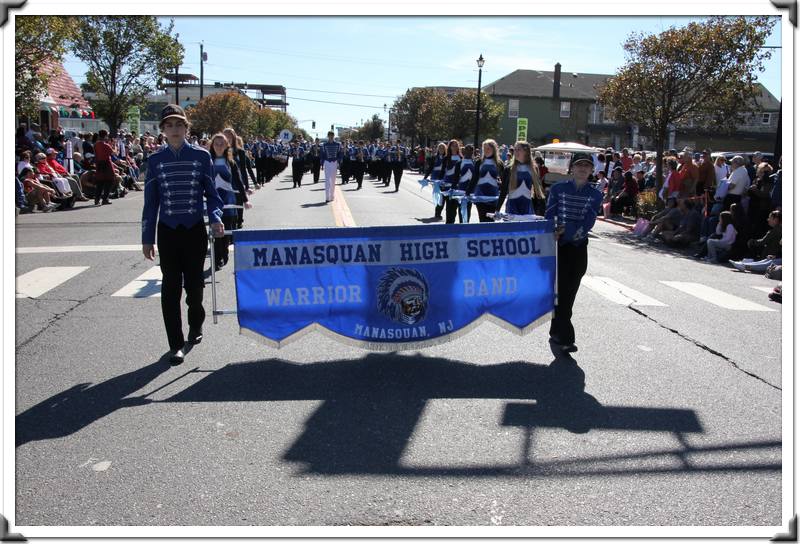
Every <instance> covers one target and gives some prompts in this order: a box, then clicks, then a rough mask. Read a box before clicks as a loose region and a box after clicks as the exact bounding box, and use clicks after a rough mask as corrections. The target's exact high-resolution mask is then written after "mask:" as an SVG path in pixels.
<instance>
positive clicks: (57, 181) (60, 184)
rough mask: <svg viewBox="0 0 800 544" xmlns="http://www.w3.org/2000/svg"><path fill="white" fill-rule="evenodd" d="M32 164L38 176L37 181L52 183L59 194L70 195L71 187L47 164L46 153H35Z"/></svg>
mask: <svg viewBox="0 0 800 544" xmlns="http://www.w3.org/2000/svg"><path fill="white" fill-rule="evenodd" d="M33 166H34V169H35V170H36V174H37V175H38V177H39V181H43V182H46V183H47V184H50V185H52V186H53V188H54V189H55V190H56V191H57V192H58V193H59V196H72V189H71V188H70V186H69V181H68V180H67V179H66V178H63V177H61V176H59V175H58V174H56V173H55V172H54V171H53V169H52V168H51V167H50V165H49V164H47V155H45V154H44V153H37V154H36V155H35V156H34V157H33Z"/></svg>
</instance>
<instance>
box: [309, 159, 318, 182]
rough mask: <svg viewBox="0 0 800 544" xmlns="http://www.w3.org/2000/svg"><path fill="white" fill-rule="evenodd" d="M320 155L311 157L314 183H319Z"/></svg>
mask: <svg viewBox="0 0 800 544" xmlns="http://www.w3.org/2000/svg"><path fill="white" fill-rule="evenodd" d="M319 167H320V162H319V157H317V158H315V159H311V174H312V175H313V176H314V183H319Z"/></svg>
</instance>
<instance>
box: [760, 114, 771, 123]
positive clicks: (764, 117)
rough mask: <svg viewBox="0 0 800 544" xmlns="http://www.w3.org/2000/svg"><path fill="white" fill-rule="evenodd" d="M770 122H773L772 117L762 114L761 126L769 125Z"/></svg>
mask: <svg viewBox="0 0 800 544" xmlns="http://www.w3.org/2000/svg"><path fill="white" fill-rule="evenodd" d="M770 121H772V115H770V114H769V113H762V114H761V124H762V125H768V124H769V123H770Z"/></svg>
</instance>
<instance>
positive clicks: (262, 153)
mask: <svg viewBox="0 0 800 544" xmlns="http://www.w3.org/2000/svg"><path fill="white" fill-rule="evenodd" d="M266 148H267V143H266V142H265V141H264V136H263V135H261V134H259V135H258V136H257V137H256V141H255V143H254V144H253V159H254V160H255V162H256V185H258V186H261V185H262V184H263V183H264V182H265V181H264V180H265V178H266V170H267V169H266V162H267V156H266Z"/></svg>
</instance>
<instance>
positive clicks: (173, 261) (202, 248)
mask: <svg viewBox="0 0 800 544" xmlns="http://www.w3.org/2000/svg"><path fill="white" fill-rule="evenodd" d="M157 230H158V255H159V264H160V267H161V274H162V276H163V277H162V280H161V313H162V315H163V316H164V327H165V328H166V331H167V341H168V342H169V348H170V349H171V350H176V349H180V348H182V347H183V345H184V343H185V339H184V336H183V324H182V321H181V288H183V289H184V290H186V305H187V306H188V321H189V328H190V329H193V330H199V329H201V328H202V326H203V321H205V318H206V312H205V309H203V288H204V287H205V278H204V277H203V265H204V264H205V260H206V251H207V250H208V238H207V236H208V235H207V233H206V227H205V224H204V223H203V221H199V222H198V223H197V224H196V225H194V226H193V227H190V228H186V227H184V226H179V227H178V228H175V229H172V228H170V227H167V226H166V225H164V224H162V223H159V224H158V229H157Z"/></svg>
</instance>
